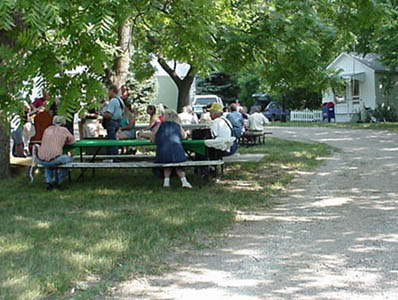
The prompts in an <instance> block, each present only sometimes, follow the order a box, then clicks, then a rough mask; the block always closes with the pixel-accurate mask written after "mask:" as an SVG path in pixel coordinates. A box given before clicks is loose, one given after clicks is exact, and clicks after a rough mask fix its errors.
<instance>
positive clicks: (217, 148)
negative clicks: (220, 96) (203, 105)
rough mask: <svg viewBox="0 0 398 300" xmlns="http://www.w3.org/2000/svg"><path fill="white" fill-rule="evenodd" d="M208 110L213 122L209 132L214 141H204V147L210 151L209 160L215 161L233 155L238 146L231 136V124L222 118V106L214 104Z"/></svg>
mask: <svg viewBox="0 0 398 300" xmlns="http://www.w3.org/2000/svg"><path fill="white" fill-rule="evenodd" d="M208 110H209V112H210V117H211V119H212V120H213V121H212V123H211V125H210V131H211V133H212V136H213V137H214V139H211V140H206V141H205V144H206V146H207V147H209V150H210V151H209V156H210V158H211V159H214V158H216V159H217V158H220V157H222V156H227V155H231V154H234V153H235V152H236V150H237V147H238V144H237V141H236V138H235V137H234V136H232V124H231V122H230V121H229V120H227V119H226V118H225V117H223V112H222V106H221V105H220V104H218V103H215V102H214V103H213V104H212V105H211V107H210V108H209V109H208ZM213 152H214V153H213ZM211 153H213V154H215V155H212V154H211Z"/></svg>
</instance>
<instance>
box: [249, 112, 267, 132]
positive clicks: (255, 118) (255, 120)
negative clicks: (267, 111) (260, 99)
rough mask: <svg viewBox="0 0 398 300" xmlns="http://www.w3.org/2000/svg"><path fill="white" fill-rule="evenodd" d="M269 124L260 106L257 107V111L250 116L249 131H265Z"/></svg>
mask: <svg viewBox="0 0 398 300" xmlns="http://www.w3.org/2000/svg"><path fill="white" fill-rule="evenodd" d="M267 124H269V120H268V119H267V117H266V116H264V114H263V113H261V112H260V108H256V110H255V112H254V113H252V114H251V115H250V116H249V126H248V131H255V132H263V131H264V127H265V126H267Z"/></svg>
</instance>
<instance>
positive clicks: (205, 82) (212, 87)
mask: <svg viewBox="0 0 398 300" xmlns="http://www.w3.org/2000/svg"><path fill="white" fill-rule="evenodd" d="M238 93H239V86H238V84H237V82H236V81H235V80H234V79H233V77H232V76H230V75H228V74H225V73H223V72H212V73H210V75H209V76H208V77H207V78H200V77H199V78H198V79H197V81H196V94H198V95H208V94H212V95H217V96H219V97H221V99H222V100H223V101H224V103H230V102H233V101H235V100H236V99H237V98H238Z"/></svg>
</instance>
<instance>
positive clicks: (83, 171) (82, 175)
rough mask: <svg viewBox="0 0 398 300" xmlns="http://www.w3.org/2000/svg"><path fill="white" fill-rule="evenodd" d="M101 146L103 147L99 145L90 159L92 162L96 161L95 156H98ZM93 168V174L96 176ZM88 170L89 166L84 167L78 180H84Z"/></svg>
mask: <svg viewBox="0 0 398 300" xmlns="http://www.w3.org/2000/svg"><path fill="white" fill-rule="evenodd" d="M101 148H102V147H97V149H96V150H95V153H94V154H93V156H92V157H91V159H90V161H89V162H90V163H92V162H94V161H95V158H96V156H97V154H98V153H99V152H100V150H101ZM92 170H93V176H94V174H95V173H94V168H93V169H92ZM86 171H87V168H85V169H82V172H81V173H80V176H79V177H78V178H77V181H79V180H80V179H82V180H84V174H85V173H86Z"/></svg>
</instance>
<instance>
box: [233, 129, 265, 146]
mask: <svg viewBox="0 0 398 300" xmlns="http://www.w3.org/2000/svg"><path fill="white" fill-rule="evenodd" d="M270 134H272V132H268V131H265V132H264V131H258V132H257V131H245V132H244V133H243V134H242V135H241V136H240V138H239V144H240V145H242V146H254V145H264V144H265V136H266V135H270Z"/></svg>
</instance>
